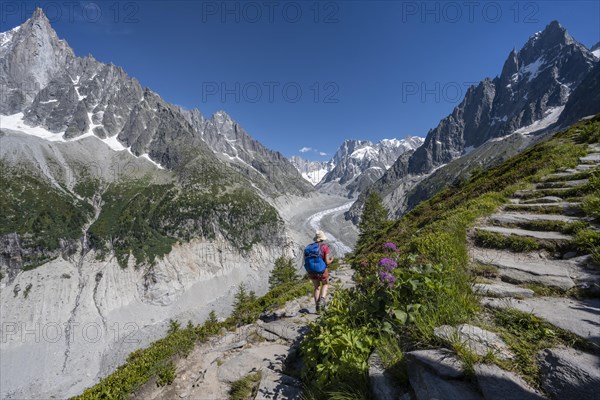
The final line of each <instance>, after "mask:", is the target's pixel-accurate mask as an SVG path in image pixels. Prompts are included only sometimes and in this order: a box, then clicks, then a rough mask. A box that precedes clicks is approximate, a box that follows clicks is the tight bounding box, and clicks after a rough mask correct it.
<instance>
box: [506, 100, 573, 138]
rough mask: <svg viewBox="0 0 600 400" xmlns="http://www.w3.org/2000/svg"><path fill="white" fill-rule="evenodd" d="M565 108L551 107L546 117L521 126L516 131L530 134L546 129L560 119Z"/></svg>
mask: <svg viewBox="0 0 600 400" xmlns="http://www.w3.org/2000/svg"><path fill="white" fill-rule="evenodd" d="M564 108H565V106H560V107H552V108H549V109H548V110H546V112H545V114H544V118H542V119H539V120H537V121H535V122H533V123H532V124H531V125H527V126H524V127H522V128H519V129H517V130H516V131H515V132H514V133H520V134H521V135H530V134H532V133H535V132H537V131H540V130H542V129H545V128H547V127H549V126H550V125H552V124H553V123H555V122H556V121H558V117H560V113H561V112H562V111H563V109H564Z"/></svg>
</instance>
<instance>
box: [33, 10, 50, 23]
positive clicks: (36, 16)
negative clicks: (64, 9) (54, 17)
mask: <svg viewBox="0 0 600 400" xmlns="http://www.w3.org/2000/svg"><path fill="white" fill-rule="evenodd" d="M30 20H34V21H35V20H44V21H47V22H50V21H48V17H46V14H45V13H44V10H42V8H41V7H36V8H35V11H34V12H33V15H32V16H31V18H30Z"/></svg>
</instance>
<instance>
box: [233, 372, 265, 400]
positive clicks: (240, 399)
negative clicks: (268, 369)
mask: <svg viewBox="0 0 600 400" xmlns="http://www.w3.org/2000/svg"><path fill="white" fill-rule="evenodd" d="M261 378H262V373H261V372H260V371H256V372H251V373H249V374H248V375H246V376H244V377H243V378H241V379H238V380H237V381H235V382H233V383H232V384H231V389H230V390H229V399H230V400H252V399H254V397H256V394H257V392H258V385H259V383H260V380H261Z"/></svg>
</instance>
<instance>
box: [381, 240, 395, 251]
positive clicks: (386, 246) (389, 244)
mask: <svg viewBox="0 0 600 400" xmlns="http://www.w3.org/2000/svg"><path fill="white" fill-rule="evenodd" d="M383 250H390V251H394V252H397V251H398V247H396V245H395V244H394V243H392V242H387V243H386V244H384V245H383Z"/></svg>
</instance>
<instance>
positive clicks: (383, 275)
mask: <svg viewBox="0 0 600 400" xmlns="http://www.w3.org/2000/svg"><path fill="white" fill-rule="evenodd" d="M379 280H380V281H381V283H383V284H387V285H388V287H394V283H396V277H395V276H394V275H392V274H390V273H389V272H387V271H381V272H380V273H379Z"/></svg>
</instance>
